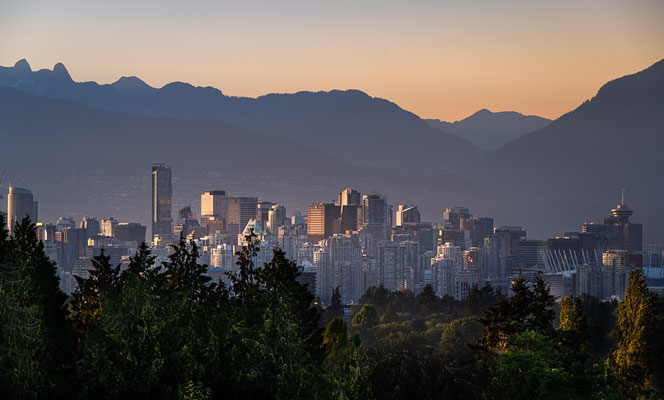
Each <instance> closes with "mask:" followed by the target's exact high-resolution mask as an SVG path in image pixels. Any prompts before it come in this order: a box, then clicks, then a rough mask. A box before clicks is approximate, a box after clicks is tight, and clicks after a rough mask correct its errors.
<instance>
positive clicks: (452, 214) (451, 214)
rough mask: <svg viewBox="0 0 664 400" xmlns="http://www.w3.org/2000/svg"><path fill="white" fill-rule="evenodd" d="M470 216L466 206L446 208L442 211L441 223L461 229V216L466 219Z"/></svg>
mask: <svg viewBox="0 0 664 400" xmlns="http://www.w3.org/2000/svg"><path fill="white" fill-rule="evenodd" d="M472 216H473V214H471V213H470V211H469V210H468V208H466V207H452V208H446V209H445V211H444V212H443V224H445V225H449V226H451V227H452V228H453V229H461V218H465V219H468V218H471V217H472Z"/></svg>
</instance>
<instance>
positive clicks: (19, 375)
mask: <svg viewBox="0 0 664 400" xmlns="http://www.w3.org/2000/svg"><path fill="white" fill-rule="evenodd" d="M58 281H59V279H58V277H57V275H56V269H55V265H54V264H53V262H51V261H50V260H49V259H48V257H47V256H46V254H45V253H44V247H43V244H42V243H41V242H40V241H38V240H37V234H36V229H35V225H34V224H32V223H31V222H30V219H29V218H27V217H26V218H25V219H23V221H21V222H19V223H17V224H16V225H15V226H14V235H13V236H12V237H11V238H8V235H7V231H6V230H5V223H4V220H3V219H2V217H0V387H2V389H3V393H2V395H3V396H6V397H7V398H17V399H21V398H42V397H47V396H48V397H66V396H68V390H70V388H69V387H68V384H69V382H67V380H66V378H67V376H68V374H69V373H70V371H71V368H72V363H73V360H72V358H71V345H72V344H71V336H70V334H69V332H70V331H69V329H68V326H67V324H66V319H65V310H64V304H65V300H66V296H65V295H64V293H62V292H61V291H60V289H59V286H58V285H59V282H58Z"/></svg>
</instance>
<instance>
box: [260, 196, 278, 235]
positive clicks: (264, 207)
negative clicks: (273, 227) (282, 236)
mask: <svg viewBox="0 0 664 400" xmlns="http://www.w3.org/2000/svg"><path fill="white" fill-rule="evenodd" d="M272 206H276V204H275V203H272V202H270V201H265V200H261V201H259V202H258V204H257V205H256V220H257V221H258V223H259V224H260V226H261V227H262V228H263V229H267V223H268V219H269V218H270V209H271V208H272Z"/></svg>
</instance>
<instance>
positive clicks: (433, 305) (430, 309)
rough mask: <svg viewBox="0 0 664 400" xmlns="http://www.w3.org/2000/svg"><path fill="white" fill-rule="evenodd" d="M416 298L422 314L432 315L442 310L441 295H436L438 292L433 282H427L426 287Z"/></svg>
mask: <svg viewBox="0 0 664 400" xmlns="http://www.w3.org/2000/svg"><path fill="white" fill-rule="evenodd" d="M415 299H416V300H417V305H418V306H419V308H420V314H421V315H431V314H433V313H437V312H440V310H441V301H440V297H438V296H436V292H435V291H434V290H433V286H431V284H428V283H427V284H426V285H424V288H422V290H420V292H419V293H418V294H417V296H415Z"/></svg>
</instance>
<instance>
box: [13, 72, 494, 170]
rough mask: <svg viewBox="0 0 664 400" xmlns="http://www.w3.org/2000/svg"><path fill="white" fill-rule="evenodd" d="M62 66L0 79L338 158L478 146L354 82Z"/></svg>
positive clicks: (394, 156)
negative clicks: (150, 74)
mask: <svg viewBox="0 0 664 400" xmlns="http://www.w3.org/2000/svg"><path fill="white" fill-rule="evenodd" d="M26 63H27V62H26ZM57 65H60V64H57ZM23 67H24V66H23ZM65 71H66V68H64V66H63V67H59V66H58V67H57V68H54V70H53V71H49V70H40V71H38V72H27V71H26V70H25V68H20V69H19V70H17V69H16V68H15V67H0V86H8V87H14V88H16V89H19V90H21V91H24V92H26V93H30V94H35V95H39V96H45V97H52V98H60V99H65V100H71V101H74V102H77V103H82V104H88V105H91V106H93V107H96V108H100V109H104V110H111V111H121V112H128V113H132V114H137V115H146V116H166V117H168V116H171V117H178V118H191V119H198V118H214V119H219V120H222V121H225V122H228V123H230V124H233V125H235V126H239V127H242V128H245V129H248V130H249V131H252V132H256V133H259V134H261V135H266V136H279V137H288V138H290V139H292V140H295V141H297V142H299V143H302V144H304V145H306V146H309V147H313V148H317V149H322V150H325V151H327V152H328V153H330V154H332V155H334V156H335V157H337V158H339V159H341V160H343V161H345V162H350V163H356V164H357V163H360V164H366V165H374V166H378V167H390V166H392V165H393V163H394V160H399V161H400V163H401V168H402V169H403V170H404V171H406V172H419V171H429V172H430V173H432V174H435V173H441V172H451V171H460V170H462V169H463V168H465V167H467V166H469V165H470V164H472V163H473V162H475V161H477V160H479V159H480V158H481V157H483V156H484V153H485V152H484V151H482V150H480V149H478V148H477V147H476V146H474V145H472V144H471V143H470V142H468V141H467V140H465V139H463V138H459V137H458V136H456V135H453V134H450V133H446V132H442V133H441V132H440V131H439V130H436V129H434V128H432V127H430V126H429V125H428V124H427V123H426V122H424V121H423V120H421V119H420V118H419V117H418V116H417V115H415V114H414V113H412V112H409V111H407V110H404V109H402V108H401V107H399V106H398V105H397V104H395V103H393V102H391V101H389V100H385V99H381V98H376V97H372V96H370V95H368V94H366V93H364V92H362V91H359V90H345V91H340V90H331V91H320V92H306V91H302V92H297V93H293V94H277V93H274V94H267V95H263V96H259V97H256V98H249V97H231V96H226V95H224V94H223V92H222V91H221V90H219V89H216V88H212V87H209V86H208V87H202V86H193V85H190V84H188V83H184V82H172V83H169V84H166V85H164V86H162V87H161V88H159V89H156V88H152V87H151V86H149V85H147V84H146V85H145V86H144V85H142V84H140V83H139V82H138V80H133V79H130V80H129V81H127V79H125V80H122V79H119V80H118V81H116V82H114V83H112V84H103V85H100V84H98V83H96V82H82V83H78V82H74V81H72V80H67V79H65V76H64V75H65V74H64V72H65ZM66 76H67V77H69V74H68V73H67V74H66ZM136 79H139V78H136ZM141 82H142V81H141ZM143 83H144V82H143ZM137 86H140V87H139V88H138V90H137ZM367 149H371V151H367Z"/></svg>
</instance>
